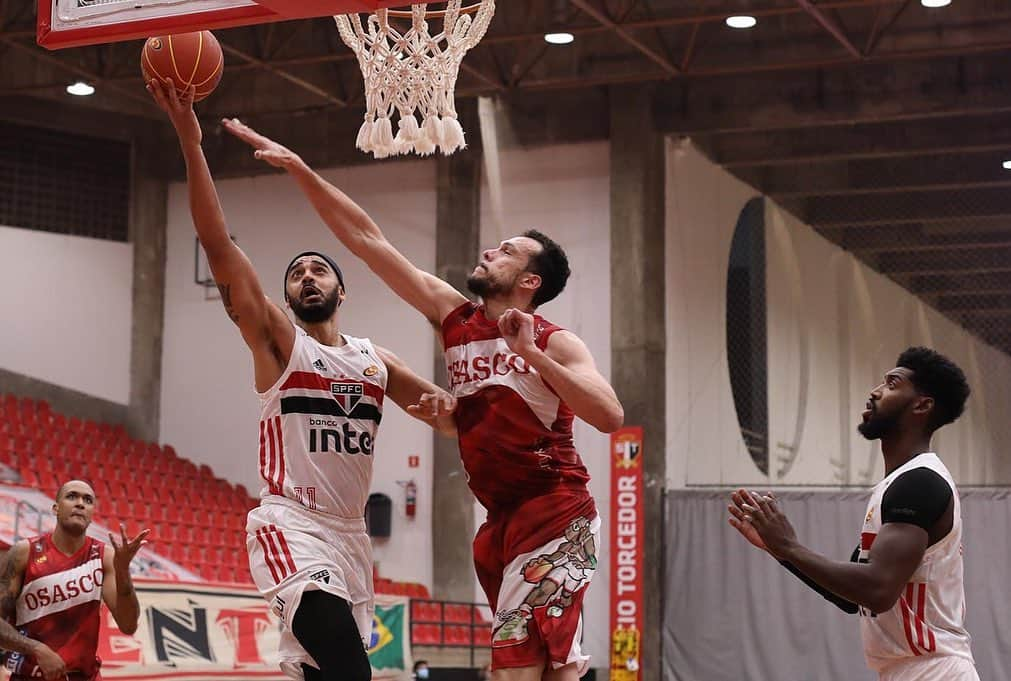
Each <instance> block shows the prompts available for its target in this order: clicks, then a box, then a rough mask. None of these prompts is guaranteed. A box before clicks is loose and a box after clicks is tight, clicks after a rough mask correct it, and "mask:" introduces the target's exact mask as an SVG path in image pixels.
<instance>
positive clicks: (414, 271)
mask: <svg viewBox="0 0 1011 681" xmlns="http://www.w3.org/2000/svg"><path fill="white" fill-rule="evenodd" d="M223 125H224V126H225V129H226V130H228V132H230V133H232V134H233V135H235V136H236V137H238V138H239V139H241V140H242V141H244V142H246V143H247V144H249V145H250V146H251V147H253V148H254V149H255V150H256V152H255V155H256V158H258V159H261V160H263V161H266V162H267V163H269V164H270V165H272V166H274V167H276V168H283V169H284V170H286V171H288V173H289V174H290V175H291V176H292V177H293V178H295V181H296V182H297V183H298V186H299V188H301V190H302V192H303V193H304V194H305V195H306V197H307V198H308V199H309V201H310V202H311V203H312V205H313V207H314V208H315V209H316V212H317V213H319V216H320V217H321V218H322V219H323V222H325V223H326V224H327V226H328V227H329V228H330V231H332V232H333V233H334V236H336V237H337V238H338V239H339V240H340V242H341V243H342V244H344V246H345V247H346V248H347V249H348V250H349V251H351V252H352V253H353V254H354V255H356V256H357V257H358V258H361V259H362V260H363V261H364V262H365V264H366V265H368V266H369V269H371V270H372V271H373V272H375V273H376V274H377V275H378V276H379V278H380V279H382V280H383V281H384V282H386V285H387V286H389V287H390V288H391V289H393V292H394V293H396V294H397V295H398V296H400V297H401V298H402V299H403V300H404V301H406V302H407V303H408V304H409V305H411V306H412V307H414V308H415V309H416V310H417V311H418V312H420V313H421V314H422V315H424V316H425V318H426V319H428V321H429V322H430V323H431V324H432V325H433V326H436V327H439V326H441V324H442V320H443V319H445V318H446V315H448V314H449V313H450V312H452V311H453V310H454V309H456V308H457V307H459V306H460V305H462V304H463V303H465V302H466V301H467V298H466V297H464V295H463V294H462V293H460V292H459V291H457V290H456V289H455V288H453V287H452V286H450V285H449V284H448V283H446V282H445V281H443V280H442V279H439V278H438V277H436V276H434V275H432V274H429V273H428V272H425V271H423V270H420V269H418V268H417V267H415V266H414V264H413V263H411V261H410V260H408V259H407V258H406V257H404V255H403V254H402V253H401V252H400V251H398V250H397V249H396V248H394V247H393V244H391V243H390V242H389V241H388V240H387V239H386V237H385V236H384V235H383V233H382V231H380V229H379V227H378V225H376V223H375V222H373V220H372V218H370V217H369V215H368V213H366V212H365V211H364V210H362V208H361V206H359V205H358V204H357V203H355V202H354V201H353V200H351V198H349V197H348V196H347V195H346V194H345V193H344V192H342V191H341V190H339V189H337V188H336V187H334V186H333V185H332V184H330V183H329V182H327V181H326V180H324V179H323V178H322V177H320V175H319V173H317V172H316V171H314V170H313V169H312V168H310V167H309V166H308V165H306V164H305V162H304V161H303V160H302V159H301V158H300V157H299V156H298V155H297V154H295V153H294V152H292V151H291V150H290V149H287V148H286V147H283V146H281V145H280V144H278V143H277V142H274V141H273V140H271V139H269V138H267V137H264V136H263V135H261V134H259V133H258V132H256V131H255V130H253V129H252V128H250V127H249V126H247V125H245V124H243V123H240V122H239V121H238V120H236V119H231V120H225V121H223Z"/></svg>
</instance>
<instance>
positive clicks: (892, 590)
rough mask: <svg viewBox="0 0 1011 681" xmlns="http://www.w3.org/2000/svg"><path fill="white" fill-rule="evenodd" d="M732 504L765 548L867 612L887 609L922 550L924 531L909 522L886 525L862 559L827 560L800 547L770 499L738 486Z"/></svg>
mask: <svg viewBox="0 0 1011 681" xmlns="http://www.w3.org/2000/svg"><path fill="white" fill-rule="evenodd" d="M734 504H735V505H736V506H737V507H738V509H739V510H740V511H741V512H742V515H741V519H742V521H743V522H746V523H750V524H751V525H752V526H753V527H754V528H755V530H756V532H757V533H758V534H759V535H760V536H761V538H762V541H763V542H764V543H765V546H766V547H767V550H768V551H769V553H771V554H772V555H773V556H774V557H775V558H777V559H779V560H780V561H785V562H787V563H789V564H790V565H791V566H792V567H793V568H795V569H796V570H797V571H798V572H800V573H801V574H803V575H804V576H806V577H807V578H809V579H810V580H811V581H812V582H814V583H815V584H817V585H818V586H820V587H822V588H823V589H825V590H827V591H830V592H832V593H833V594H835V595H836V596H839V597H840V598H842V599H845V600H846V601H849V602H851V603H856V604H857V605H861V606H863V607H865V608H866V609H868V610H870V611H871V612H872V613H879V612H884V611H886V610H889V609H890V608H891V607H892V606H893V605H895V603H896V601H898V599H899V597H900V596H901V595H902V590H903V589H904V588H905V586H906V584H907V583H908V582H909V579H910V578H911V577H912V576H913V573H914V572H916V568H917V567H918V566H919V564H920V562H921V561H922V560H923V554H924V553H925V552H926V550H927V543H928V537H929V535H928V532H927V531H926V530H924V529H923V528H922V527H918V526H916V525H913V524H910V523H898V522H896V523H886V524H884V525H882V526H881V530H880V531H879V532H878V535H877V537H875V539H874V544H873V545H872V546H871V549H870V555H869V557H868V560H867V562H858V563H849V562H842V561H837V560H831V559H829V558H826V557H825V556H822V555H821V554H819V553H816V552H815V551H812V550H811V549H809V548H807V547H806V546H804V545H802V544H801V543H800V542H799V541H798V540H797V535H796V533H795V532H794V530H793V526H792V525H791V524H790V521H789V520H788V519H787V518H786V516H785V515H784V514H783V512H782V511H781V510H780V509H779V506H778V503H777V501H776V499H775V497H773V496H771V495H769V496H766V495H760V494H752V493H750V492H748V491H747V490H738V493H737V495H736V499H734Z"/></svg>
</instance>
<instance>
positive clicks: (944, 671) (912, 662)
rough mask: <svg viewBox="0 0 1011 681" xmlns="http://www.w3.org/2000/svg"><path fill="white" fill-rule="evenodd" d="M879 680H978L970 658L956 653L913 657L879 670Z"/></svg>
mask: <svg viewBox="0 0 1011 681" xmlns="http://www.w3.org/2000/svg"><path fill="white" fill-rule="evenodd" d="M879 678H880V679H881V681H979V674H977V673H976V665H974V664H973V663H972V660H968V659H966V658H964V657H959V656H957V655H934V656H931V657H914V658H910V659H909V660H906V661H903V662H899V663H898V664H895V665H892V666H890V667H888V668H886V669H884V670H882V671H881V674H880V676H879Z"/></svg>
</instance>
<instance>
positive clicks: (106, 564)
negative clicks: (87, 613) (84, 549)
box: [102, 525, 150, 635]
mask: <svg viewBox="0 0 1011 681" xmlns="http://www.w3.org/2000/svg"><path fill="white" fill-rule="evenodd" d="M149 533H150V530H144V531H143V532H141V533H140V534H138V535H137V536H136V537H134V538H133V539H130V538H128V537H127V536H126V529H125V528H123V526H122V525H120V537H121V543H118V544H117V543H116V539H115V537H113V536H112V533H110V534H109V544H110V545H109V546H106V547H105V553H104V554H103V555H102V572H103V574H104V577H103V579H102V600H103V601H105V606H106V607H107V608H109V612H111V613H112V617H113V619H115V620H116V626H118V627H119V630H120V631H122V632H123V633H124V634H127V635H132V634H133V633H134V632H136V631H137V622H138V620H139V619H140V601H138V600H137V592H136V591H135V590H134V588H133V579H132V578H131V577H130V563H131V561H133V557H134V556H136V555H137V551H139V550H140V547H141V546H143V545H144V544H146V543H147V542H146V541H144V538H145V537H147V535H148V534H149Z"/></svg>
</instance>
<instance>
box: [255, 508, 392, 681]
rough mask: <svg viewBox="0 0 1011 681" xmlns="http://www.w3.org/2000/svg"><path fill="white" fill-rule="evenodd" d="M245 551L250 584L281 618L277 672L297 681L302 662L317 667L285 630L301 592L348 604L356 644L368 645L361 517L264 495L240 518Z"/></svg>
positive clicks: (367, 547) (367, 567) (366, 545)
mask: <svg viewBox="0 0 1011 681" xmlns="http://www.w3.org/2000/svg"><path fill="white" fill-rule="evenodd" d="M246 550H247V551H248V552H249V569H250V572H251V573H252V575H253V581H254V582H255V583H256V588H257V589H259V591H260V594H262V595H263V597H264V599H266V600H267V602H268V603H269V604H270V607H271V610H273V611H274V614H276V615H277V616H278V617H279V618H280V619H281V623H282V626H281V645H280V661H281V671H283V672H284V673H285V674H286V675H287V676H289V677H291V678H293V679H298V680H299V681H301V680H302V679H303V674H302V664H303V663H305V664H308V665H310V666H313V667H318V665H317V664H316V662H315V660H313V659H312V657H311V656H310V655H309V654H308V653H307V652H306V651H305V649H303V648H302V646H301V645H299V643H298V640H297V639H296V638H295V636H294V634H292V633H291V630H292V623H293V621H294V617H295V612H296V611H297V610H298V606H299V603H300V602H301V601H302V594H303V593H304V592H306V591H312V590H314V589H316V590H319V591H326V592H327V593H331V594H333V595H335V596H338V597H340V598H343V599H344V600H346V601H347V602H348V603H350V604H351V614H352V615H353V616H354V618H355V623H356V624H357V625H358V632H359V634H360V635H361V637H362V645H364V646H365V647H366V649H367V648H368V647H369V644H370V643H371V638H372V618H373V613H374V611H375V597H374V594H375V590H374V587H373V585H372V543H371V541H370V540H369V536H368V534H367V533H366V531H365V520H364V518H359V519H353V520H352V519H345V518H337V517H334V516H330V515H326V514H324V513H317V512H315V511H310V510H308V509H306V508H305V507H303V506H302V505H301V504H298V503H296V502H294V501H290V500H288V499H285V498H283V497H270V498H269V499H266V500H264V501H262V502H261V505H260V506H259V507H257V508H254V509H253V510H251V511H250V512H249V515H248V516H247V517H246Z"/></svg>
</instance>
